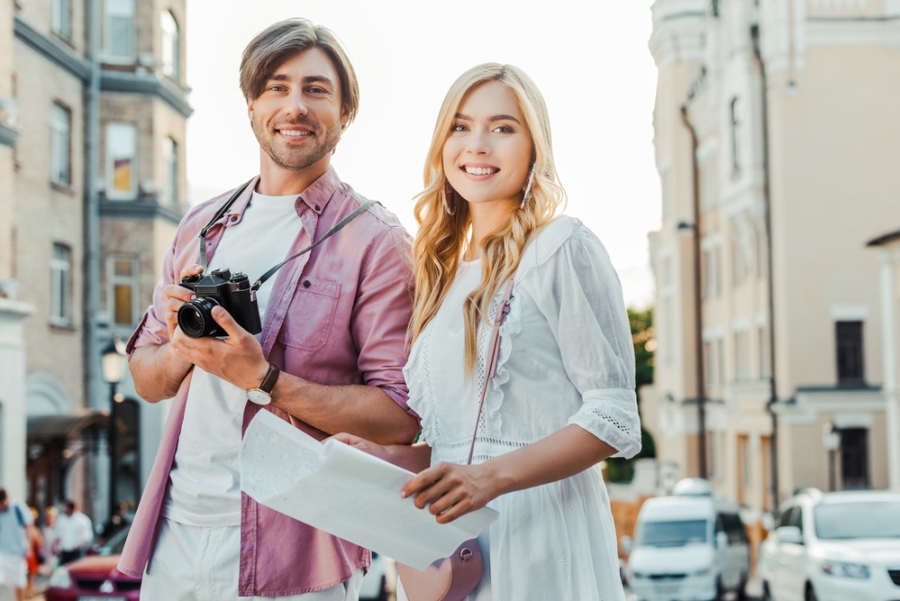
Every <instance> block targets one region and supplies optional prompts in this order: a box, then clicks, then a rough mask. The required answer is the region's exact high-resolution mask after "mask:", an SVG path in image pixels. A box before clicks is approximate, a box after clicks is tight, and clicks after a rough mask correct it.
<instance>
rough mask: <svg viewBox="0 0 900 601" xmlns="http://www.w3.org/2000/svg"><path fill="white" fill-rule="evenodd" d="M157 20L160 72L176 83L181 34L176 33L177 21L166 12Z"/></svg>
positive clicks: (179, 63)
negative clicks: (159, 41)
mask: <svg viewBox="0 0 900 601" xmlns="http://www.w3.org/2000/svg"><path fill="white" fill-rule="evenodd" d="M159 20H160V28H161V30H162V72H163V74H164V75H168V76H169V77H171V78H172V79H174V80H175V81H178V80H179V79H181V34H180V33H179V31H178V21H176V20H175V16H174V15H173V14H172V13H171V12H169V11H167V10H166V11H163V13H162V14H161V15H160V18H159Z"/></svg>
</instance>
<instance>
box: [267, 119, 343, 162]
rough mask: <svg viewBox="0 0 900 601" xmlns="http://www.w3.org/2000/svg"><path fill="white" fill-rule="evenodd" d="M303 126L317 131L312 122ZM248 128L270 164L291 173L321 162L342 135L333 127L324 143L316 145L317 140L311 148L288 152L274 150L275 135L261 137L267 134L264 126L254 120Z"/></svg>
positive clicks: (339, 129) (285, 150)
mask: <svg viewBox="0 0 900 601" xmlns="http://www.w3.org/2000/svg"><path fill="white" fill-rule="evenodd" d="M303 125H306V126H307V127H311V128H312V129H313V130H314V131H315V132H318V131H319V128H318V126H314V124H313V123H312V122H309V121H307V122H305V123H303ZM250 126H251V127H252V129H253V134H254V135H255V136H256V140H257V142H259V147H260V148H262V149H263V151H264V152H265V153H266V154H267V155H269V158H271V159H272V162H274V163H275V164H276V165H278V166H279V167H281V168H282V169H289V170H291V171H302V170H303V169H306V168H308V167H310V166H312V165H315V164H316V163H318V162H319V161H321V160H322V159H323V158H324V157H325V155H327V154H330V153H331V152H333V151H334V149H335V147H336V146H337V144H338V142H340V140H341V133H342V129H341V127H335V128H332V129H331V130H330V131H328V134H327V136H326V137H325V142H324V143H322V144H318V138H317V139H316V142H317V143H316V144H315V145H314V146H313V148H310V149H308V150H290V149H288V148H283V149H280V151H279V150H276V148H275V144H273V143H272V141H273V137H274V136H275V135H277V134H273V137H269V138H266V137H263V135H261V134H267V133H268V130H267V129H266V128H265V126H263V125H260V124H259V123H258V122H257V121H256V119H251V120H250Z"/></svg>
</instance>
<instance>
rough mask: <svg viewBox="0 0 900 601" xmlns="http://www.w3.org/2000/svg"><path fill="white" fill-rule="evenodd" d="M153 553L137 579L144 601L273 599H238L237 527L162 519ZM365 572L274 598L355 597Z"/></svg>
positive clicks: (329, 600)
mask: <svg viewBox="0 0 900 601" xmlns="http://www.w3.org/2000/svg"><path fill="white" fill-rule="evenodd" d="M161 520H162V522H161V523H160V525H159V535H158V538H157V541H156V547H155V548H154V550H153V556H152V557H151V558H150V561H149V562H148V563H147V568H146V570H145V571H144V578H143V581H142V582H141V599H147V600H148V601H163V600H165V601H238V599H240V600H241V601H248V600H253V601H271V599H272V597H238V569H239V567H238V566H239V562H240V553H241V529H240V526H223V527H217V528H204V527H200V526H188V525H186V524H181V523H178V522H173V521H171V520H168V519H165V518H161ZM362 578H363V571H362V570H357V571H356V572H355V573H354V574H353V575H352V576H351V577H350V580H348V581H347V582H344V583H342V584H338V585H336V586H333V587H331V588H329V589H325V590H324V591H316V592H312V593H302V594H300V595H288V596H283V597H277V599H279V600H280V601H357V600H358V599H359V588H360V586H362Z"/></svg>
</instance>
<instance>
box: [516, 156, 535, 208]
mask: <svg viewBox="0 0 900 601" xmlns="http://www.w3.org/2000/svg"><path fill="white" fill-rule="evenodd" d="M534 168H535V163H532V164H531V172H530V173H529V174H528V181H527V182H525V193H524V194H522V202H520V203H519V208H520V209H524V208H525V203H527V202H528V201H529V200H530V199H531V191H532V189H533V188H534Z"/></svg>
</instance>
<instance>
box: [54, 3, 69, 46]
mask: <svg viewBox="0 0 900 601" xmlns="http://www.w3.org/2000/svg"><path fill="white" fill-rule="evenodd" d="M51 27H52V28H53V33H55V34H57V35H58V36H60V37H63V38H65V39H67V40H69V39H71V38H72V0H53V16H52V21H51Z"/></svg>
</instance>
